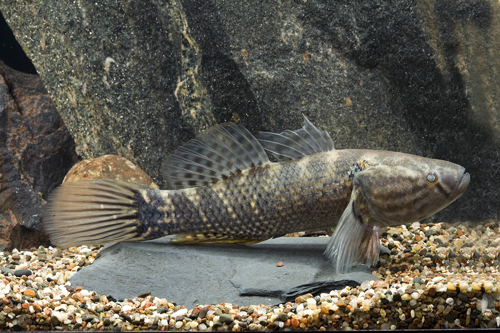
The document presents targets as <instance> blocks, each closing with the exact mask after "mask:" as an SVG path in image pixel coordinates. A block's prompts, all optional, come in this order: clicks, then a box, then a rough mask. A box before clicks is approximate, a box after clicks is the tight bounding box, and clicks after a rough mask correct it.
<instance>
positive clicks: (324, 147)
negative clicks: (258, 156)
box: [257, 116, 335, 161]
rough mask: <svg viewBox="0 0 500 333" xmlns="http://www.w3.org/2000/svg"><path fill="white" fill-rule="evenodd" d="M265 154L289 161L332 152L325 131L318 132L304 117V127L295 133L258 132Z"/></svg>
mask: <svg viewBox="0 0 500 333" xmlns="http://www.w3.org/2000/svg"><path fill="white" fill-rule="evenodd" d="M257 140H259V142H260V144H261V145H262V147H263V148H264V149H265V150H266V152H267V153H268V154H270V155H272V156H274V157H276V159H278V161H290V160H295V159H299V158H302V157H304V156H307V155H312V154H316V153H320V152H325V151H330V150H334V149H335V147H334V145H333V140H332V138H331V137H330V134H328V132H327V131H320V130H319V129H318V128H317V127H316V126H314V125H313V124H312V123H311V122H310V121H309V120H308V119H307V118H306V117H305V116H304V126H303V127H302V128H301V129H298V130H296V131H289V130H286V131H284V132H281V133H279V134H278V133H270V132H260V133H259V134H258V135H257Z"/></svg>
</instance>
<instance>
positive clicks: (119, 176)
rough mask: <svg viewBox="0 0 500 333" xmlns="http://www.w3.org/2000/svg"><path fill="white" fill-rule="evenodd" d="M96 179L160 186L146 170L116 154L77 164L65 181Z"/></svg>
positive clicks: (153, 186)
mask: <svg viewBox="0 0 500 333" xmlns="http://www.w3.org/2000/svg"><path fill="white" fill-rule="evenodd" d="M95 179H116V180H122V181H126V182H132V183H137V184H142V185H146V186H149V187H152V188H156V189H157V188H158V186H157V185H156V184H155V183H154V181H153V179H152V178H151V177H149V176H148V175H147V174H146V173H145V172H144V171H142V170H141V169H140V168H138V167H137V166H135V165H134V164H133V163H132V162H130V161H129V160H127V159H126V158H124V157H120V156H116V155H104V156H100V157H97V158H92V159H88V160H85V161H81V162H79V163H77V164H75V165H74V166H73V167H72V168H71V169H70V170H69V172H68V174H67V175H66V177H65V178H64V180H63V183H69V182H76V181H78V180H95Z"/></svg>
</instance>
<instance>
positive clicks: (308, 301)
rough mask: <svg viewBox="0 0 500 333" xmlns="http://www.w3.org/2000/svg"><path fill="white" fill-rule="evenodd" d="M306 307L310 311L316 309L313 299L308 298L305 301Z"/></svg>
mask: <svg viewBox="0 0 500 333" xmlns="http://www.w3.org/2000/svg"><path fill="white" fill-rule="evenodd" d="M307 307H308V308H309V309H310V310H316V308H317V306H316V300H315V299H314V298H308V299H307Z"/></svg>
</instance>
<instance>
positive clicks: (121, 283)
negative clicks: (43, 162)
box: [70, 237, 377, 307]
mask: <svg viewBox="0 0 500 333" xmlns="http://www.w3.org/2000/svg"><path fill="white" fill-rule="evenodd" d="M169 239H170V238H169V237H165V238H162V239H159V240H156V241H154V242H141V243H118V244H114V245H111V246H107V247H106V248H104V249H103V250H101V252H100V253H99V257H98V259H96V260H95V261H94V263H93V264H92V265H90V266H87V267H85V268H83V269H82V270H80V271H79V272H77V273H76V274H75V275H74V276H73V277H72V278H71V280H70V281H71V284H72V285H73V286H82V287H83V288H85V289H88V290H94V291H96V292H98V293H101V294H105V295H111V296H113V297H114V298H116V299H118V300H120V299H127V298H131V297H136V296H138V295H139V294H142V293H144V292H148V291H150V292H151V294H152V295H153V296H156V297H161V298H166V299H167V300H168V301H169V302H176V303H177V304H184V305H186V306H191V307H192V306H194V305H196V304H214V303H222V302H226V303H232V304H239V305H250V304H279V303H283V302H285V301H289V300H294V299H295V298H296V297H298V296H301V295H304V294H307V293H313V294H315V295H317V294H319V293H321V292H329V291H331V290H335V289H342V288H344V287H345V286H347V285H349V286H351V287H355V286H357V285H359V284H361V283H362V282H363V281H366V280H377V278H376V277H375V276H373V275H372V274H371V273H370V272H369V271H368V270H361V269H360V270H358V271H354V272H352V273H349V274H342V275H334V274H333V271H332V264H331V262H329V261H328V260H327V259H326V257H324V256H323V252H324V250H325V248H326V243H327V242H328V240H329V239H330V238H329V237H319V238H312V237H304V238H296V237H294V238H291V237H281V238H277V239H272V240H268V241H265V242H262V243H259V244H254V245H251V246H244V245H228V246H221V245H217V246H215V245H189V246H185V245H175V244H171V243H170V244H169ZM278 262H283V266H282V267H277V266H276V264H277V263H278Z"/></svg>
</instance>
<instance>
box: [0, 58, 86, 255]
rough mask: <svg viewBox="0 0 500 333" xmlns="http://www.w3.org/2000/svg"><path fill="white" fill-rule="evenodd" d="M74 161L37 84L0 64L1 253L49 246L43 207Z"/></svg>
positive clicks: (66, 136)
mask: <svg viewBox="0 0 500 333" xmlns="http://www.w3.org/2000/svg"><path fill="white" fill-rule="evenodd" d="M76 160H77V156H76V153H75V144H74V141H73V139H72V138H71V136H70V134H69V132H68V130H67V129H66V128H65V127H64V124H63V122H62V120H61V117H60V116H59V114H58V113H57V111H56V109H55V107H54V105H53V104H52V102H51V100H50V97H49V95H48V94H47V91H46V90H45V88H44V87H43V85H42V82H41V80H40V78H39V77H38V76H36V75H28V74H23V73H20V72H17V71H14V70H12V69H10V68H8V67H7V66H5V65H4V64H3V63H1V62H0V188H1V190H0V250H5V249H12V248H30V247H33V246H36V247H38V246H39V245H49V241H48V236H47V235H46V234H45V233H43V232H42V231H41V224H40V221H41V213H42V206H43V205H44V204H45V200H46V199H47V197H48V195H49V193H50V192H51V191H52V190H53V189H54V188H55V187H56V186H57V184H58V183H60V182H61V181H62V179H63V178H64V175H65V174H66V172H67V170H69V168H70V167H71V165H73V164H74V163H75V162H76Z"/></svg>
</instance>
